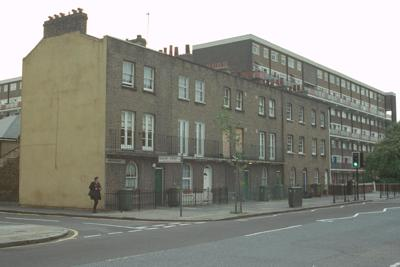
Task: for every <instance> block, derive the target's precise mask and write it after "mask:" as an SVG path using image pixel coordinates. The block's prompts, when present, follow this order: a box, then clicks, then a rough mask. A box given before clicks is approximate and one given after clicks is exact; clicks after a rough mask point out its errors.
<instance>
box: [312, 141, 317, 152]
mask: <svg viewBox="0 0 400 267" xmlns="http://www.w3.org/2000/svg"><path fill="white" fill-rule="evenodd" d="M311 155H313V156H316V155H317V139H316V138H313V139H312V142H311Z"/></svg>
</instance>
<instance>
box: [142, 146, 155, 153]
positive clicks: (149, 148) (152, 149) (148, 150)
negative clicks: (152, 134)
mask: <svg viewBox="0 0 400 267" xmlns="http://www.w3.org/2000/svg"><path fill="white" fill-rule="evenodd" d="M142 150H143V151H147V152H153V151H154V148H152V147H142Z"/></svg>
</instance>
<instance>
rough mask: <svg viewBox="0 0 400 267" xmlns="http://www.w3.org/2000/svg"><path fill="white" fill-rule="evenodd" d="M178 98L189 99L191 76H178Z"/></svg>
mask: <svg viewBox="0 0 400 267" xmlns="http://www.w3.org/2000/svg"><path fill="white" fill-rule="evenodd" d="M178 98H179V99H183V100H189V78H188V77H185V76H181V75H180V76H179V77H178Z"/></svg>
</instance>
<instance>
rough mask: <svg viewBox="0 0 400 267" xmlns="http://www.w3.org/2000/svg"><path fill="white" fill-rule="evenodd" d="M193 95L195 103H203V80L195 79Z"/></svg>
mask: <svg viewBox="0 0 400 267" xmlns="http://www.w3.org/2000/svg"><path fill="white" fill-rule="evenodd" d="M194 87H195V96H194V101H195V102H197V103H202V104H204V103H205V83H204V81H200V80H196V81H195V84H194Z"/></svg>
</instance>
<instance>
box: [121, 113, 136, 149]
mask: <svg viewBox="0 0 400 267" xmlns="http://www.w3.org/2000/svg"><path fill="white" fill-rule="evenodd" d="M134 133H135V113H134V112H132V111H122V112H121V149H133V147H134Z"/></svg>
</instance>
